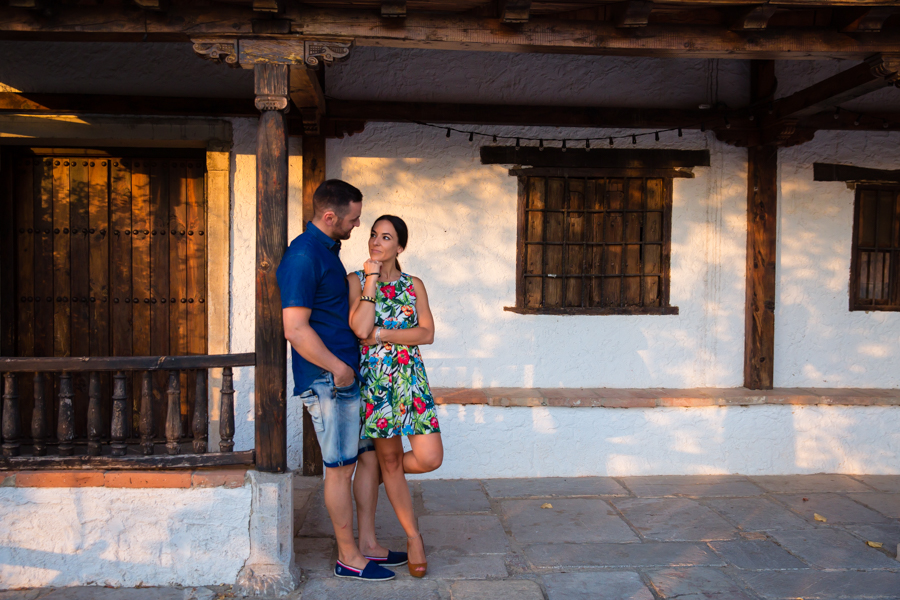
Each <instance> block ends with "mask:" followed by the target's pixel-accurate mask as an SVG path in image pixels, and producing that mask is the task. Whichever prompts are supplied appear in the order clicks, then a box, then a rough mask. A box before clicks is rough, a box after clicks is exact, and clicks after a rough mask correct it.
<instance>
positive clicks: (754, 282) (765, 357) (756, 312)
mask: <svg viewBox="0 0 900 600" xmlns="http://www.w3.org/2000/svg"><path fill="white" fill-rule="evenodd" d="M751 72H752V78H753V79H752V83H751V91H752V92H751V93H752V101H754V102H756V101H758V100H763V99H765V98H770V97H772V96H774V93H775V85H776V83H775V77H774V61H753V63H752V68H751ZM777 188H778V147H777V146H775V145H767V146H759V147H751V148H749V149H748V152H747V295H746V302H745V308H744V311H745V312H744V315H745V327H744V387H746V388H749V389H753V390H762V389H772V386H773V383H774V353H775V235H776V231H777V226H778V190H777Z"/></svg>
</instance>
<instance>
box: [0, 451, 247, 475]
mask: <svg viewBox="0 0 900 600" xmlns="http://www.w3.org/2000/svg"><path fill="white" fill-rule="evenodd" d="M254 454H255V452H254V451H253V450H245V451H243V452H216V453H212V452H210V453H207V454H176V455H174V456H169V455H155V456H134V455H128V456H121V457H114V456H84V455H81V456H16V457H10V458H7V457H0V471H26V470H28V471H37V470H49V469H73V470H74V469H82V470H87V469H102V470H104V471H121V470H129V469H135V470H142V469H197V468H213V467H237V466H252V465H253V462H254Z"/></svg>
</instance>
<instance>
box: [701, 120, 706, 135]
mask: <svg viewBox="0 0 900 600" xmlns="http://www.w3.org/2000/svg"><path fill="white" fill-rule="evenodd" d="M700 133H706V123H704V122H703V121H700Z"/></svg>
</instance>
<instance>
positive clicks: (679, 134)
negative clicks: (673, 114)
mask: <svg viewBox="0 0 900 600" xmlns="http://www.w3.org/2000/svg"><path fill="white" fill-rule="evenodd" d="M678 137H681V127H679V128H678Z"/></svg>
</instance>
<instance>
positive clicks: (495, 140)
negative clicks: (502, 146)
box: [494, 135, 497, 144]
mask: <svg viewBox="0 0 900 600" xmlns="http://www.w3.org/2000/svg"><path fill="white" fill-rule="evenodd" d="M494 143H495V144H496V143H497V136H496V135H495V136H494Z"/></svg>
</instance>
